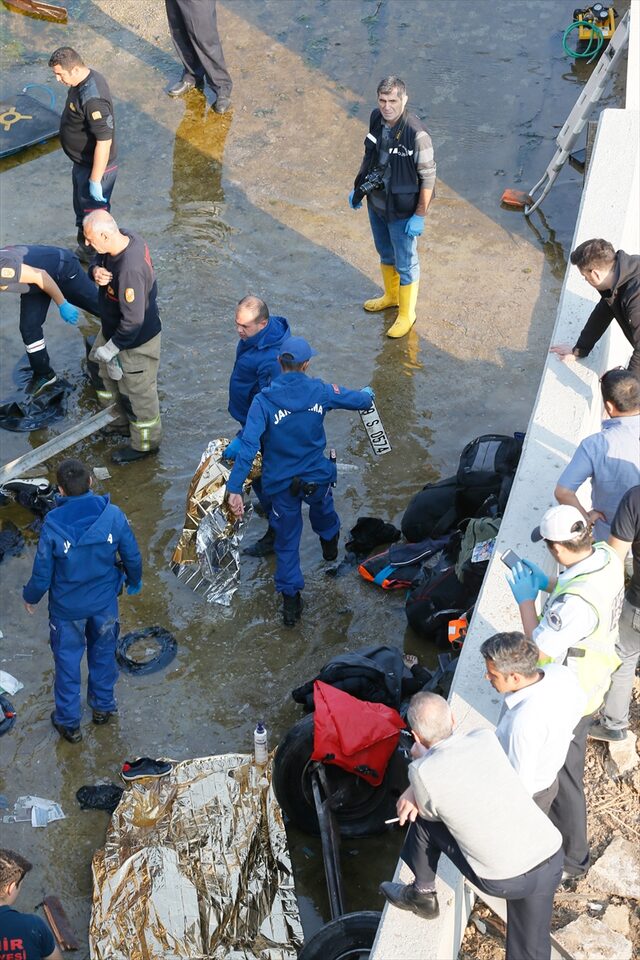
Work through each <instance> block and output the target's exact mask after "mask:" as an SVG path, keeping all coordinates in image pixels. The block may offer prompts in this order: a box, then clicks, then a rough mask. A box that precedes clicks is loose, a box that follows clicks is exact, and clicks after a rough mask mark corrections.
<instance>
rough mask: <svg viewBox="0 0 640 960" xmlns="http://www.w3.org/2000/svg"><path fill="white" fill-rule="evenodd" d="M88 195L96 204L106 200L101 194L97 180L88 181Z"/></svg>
mask: <svg viewBox="0 0 640 960" xmlns="http://www.w3.org/2000/svg"><path fill="white" fill-rule="evenodd" d="M89 193H90V194H91V199H92V200H95V201H96V203H106V202H107V198H106V197H105V196H104V194H103V192H102V184H101V183H100V181H99V180H89Z"/></svg>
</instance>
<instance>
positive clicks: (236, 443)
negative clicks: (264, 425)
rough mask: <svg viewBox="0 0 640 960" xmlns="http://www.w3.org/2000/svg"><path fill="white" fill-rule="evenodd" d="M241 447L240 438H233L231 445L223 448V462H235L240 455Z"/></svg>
mask: <svg viewBox="0 0 640 960" xmlns="http://www.w3.org/2000/svg"><path fill="white" fill-rule="evenodd" d="M241 446H242V440H241V439H240V437H234V438H233V440H232V441H231V443H230V444H229V445H228V446H226V447H225V449H224V453H223V454H222V456H223V457H224V459H225V460H235V458H236V457H237V456H238V454H239V453H240V447H241Z"/></svg>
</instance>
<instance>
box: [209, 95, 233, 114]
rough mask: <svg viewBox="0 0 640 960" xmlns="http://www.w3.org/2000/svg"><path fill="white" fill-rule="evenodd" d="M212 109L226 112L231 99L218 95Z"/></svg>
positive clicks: (217, 111) (229, 107) (221, 112)
mask: <svg viewBox="0 0 640 960" xmlns="http://www.w3.org/2000/svg"><path fill="white" fill-rule="evenodd" d="M213 109H214V110H215V112H216V113H219V114H223V113H228V111H229V110H230V109H231V100H230V99H229V98H228V97H218V98H217V100H216V102H215V103H214V105H213Z"/></svg>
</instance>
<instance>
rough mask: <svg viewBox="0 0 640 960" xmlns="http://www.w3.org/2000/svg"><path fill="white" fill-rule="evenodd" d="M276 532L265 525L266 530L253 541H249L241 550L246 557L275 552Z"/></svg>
mask: <svg viewBox="0 0 640 960" xmlns="http://www.w3.org/2000/svg"><path fill="white" fill-rule="evenodd" d="M275 542H276V532H275V530H274V529H273V527H267V532H266V533H265V535H264V536H263V537H260V539H259V540H256V542H255V543H250V544H249V546H248V547H245V548H244V550H243V551H242V552H243V553H244V554H245V555H246V556H247V557H268V556H269V555H270V554H272V553H274V552H275V546H274V545H275Z"/></svg>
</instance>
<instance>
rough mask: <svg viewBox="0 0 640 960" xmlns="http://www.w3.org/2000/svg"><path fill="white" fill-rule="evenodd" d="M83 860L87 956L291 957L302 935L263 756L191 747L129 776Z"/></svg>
mask: <svg viewBox="0 0 640 960" xmlns="http://www.w3.org/2000/svg"><path fill="white" fill-rule="evenodd" d="M92 868H93V908H92V912H91V923H90V927H89V942H90V950H91V957H92V960H179V958H180V960H181V958H186V957H188V958H190V960H205V958H207V960H295V958H296V956H297V951H298V948H299V947H300V946H301V944H302V927H301V925H300V917H299V914H298V904H297V900H296V895H295V890H294V885H293V876H292V871H291V861H290V858H289V851H288V848H287V838H286V834H285V830H284V825H283V822H282V814H281V811H280V808H279V806H278V803H277V801H276V799H275V796H274V794H273V790H272V787H271V764H270V763H269V764H268V765H267V766H266V767H259V766H256V764H255V763H254V762H253V758H252V757H248V756H244V755H239V754H226V755H223V756H214V757H202V758H199V759H196V760H185V761H183V762H182V763H178V764H176V765H175V766H174V768H173V770H172V772H171V773H170V774H169V775H168V776H166V777H162V778H161V779H158V780H149V779H147V780H142V781H136V782H134V784H133V785H132V786H131V787H130V788H129V789H128V790H126V791H125V793H124V795H123V797H122V800H121V801H120V803H119V805H118V807H117V808H116V810H115V812H114V814H113V816H112V819H111V824H110V827H109V829H108V831H107V837H106V842H105V846H104V850H100V851H98V852H97V853H96V854H95V856H94V858H93V864H92Z"/></svg>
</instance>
